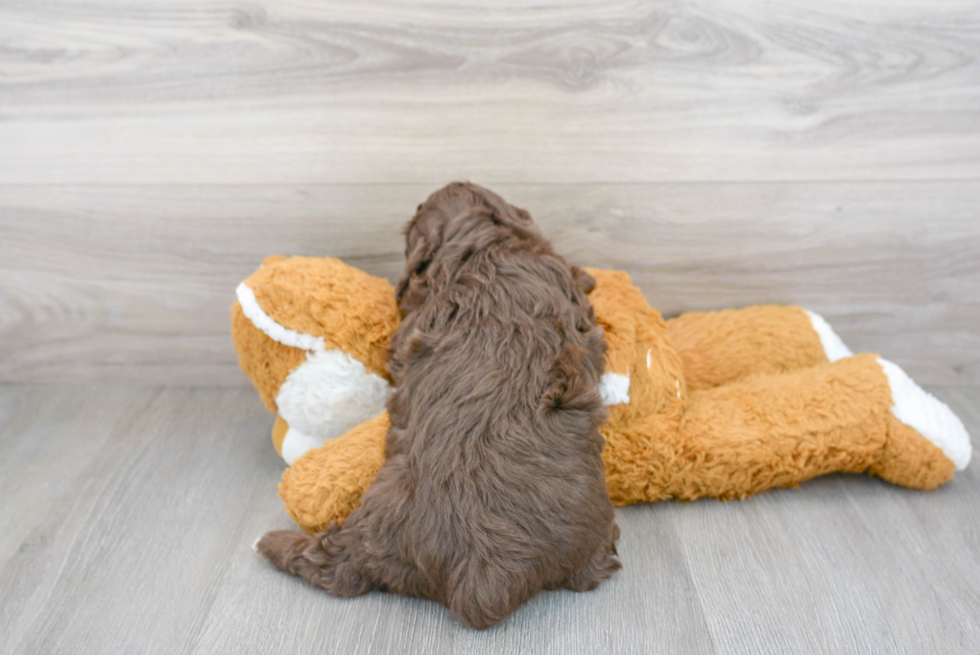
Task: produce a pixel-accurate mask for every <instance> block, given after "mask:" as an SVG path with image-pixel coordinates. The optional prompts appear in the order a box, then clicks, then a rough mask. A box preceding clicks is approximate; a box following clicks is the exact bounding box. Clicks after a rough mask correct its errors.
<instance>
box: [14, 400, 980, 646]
mask: <svg viewBox="0 0 980 655" xmlns="http://www.w3.org/2000/svg"><path fill="white" fill-rule="evenodd" d="M932 391H933V392H934V393H935V394H936V395H938V396H939V397H940V398H942V399H943V400H945V401H946V402H948V403H950V404H951V406H952V407H953V408H954V409H955V410H956V411H957V412H958V413H959V414H960V416H961V417H962V418H963V419H964V421H965V422H966V424H967V427H968V429H970V430H971V432H972V433H973V434H977V433H978V431H980V389H977V388H975V387H958V388H934V389H932ZM271 419H272V417H271V416H270V415H269V414H267V413H266V412H265V410H264V409H263V408H262V407H261V405H260V403H259V402H258V400H257V399H256V397H255V395H254V392H252V391H251V390H249V389H245V388H180V387H169V388H168V387H139V386H132V385H129V386H93V387H71V386H63V387H30V388H29V387H9V386H8V387H0V495H2V498H3V502H2V505H0V635H2V637H0V653H4V654H7V653H17V654H21V653H23V654H36V653H45V654H52V655H53V654H61V653H161V654H167V655H173V654H179V653H216V652H226V653H262V654H271V653H290V654H297V653H338V654H340V653H343V654H348V653H388V652H399V653H450V652H466V653H527V652H540V653H580V652H581V653H597V652H610V653H644V654H645V653H726V654H727V653H745V654H753V655H755V654H759V653H774V654H776V653H779V654H782V653H888V654H894V653H915V654H921V653H943V654H958V653H964V654H966V653H976V652H977V651H978V647H980V612H978V611H977V608H980V529H978V526H980V475H978V473H977V470H978V469H977V467H976V465H974V466H973V467H972V468H970V469H968V470H967V471H965V472H963V473H960V474H958V475H957V477H956V479H955V480H954V481H953V482H952V483H950V484H949V485H947V486H945V487H943V488H941V489H939V490H937V491H935V492H929V493H921V492H913V491H908V490H905V489H901V488H897V487H893V486H890V485H888V484H886V483H884V482H881V481H879V480H874V479H870V478H866V477H864V476H844V475H835V476H829V477H825V478H821V479H818V480H814V481H811V482H809V483H806V484H804V485H802V487H801V488H800V489H796V490H778V491H774V492H770V493H766V494H762V495H759V496H757V497H755V498H752V499H750V500H747V501H744V502H730V503H720V502H716V501H698V502H694V503H689V504H678V503H659V504H654V505H644V506H635V507H628V508H620V509H619V510H618V520H619V523H620V526H621V527H622V533H623V535H622V539H621V541H620V553H621V555H622V560H623V564H624V569H623V570H622V571H621V572H619V573H618V574H617V575H616V576H615V577H614V578H613V579H611V580H610V581H609V582H607V583H605V584H603V585H602V586H601V587H600V588H599V589H597V590H596V591H593V592H589V593H584V594H575V593H571V592H551V593H544V594H541V595H540V596H538V597H537V598H535V599H533V600H532V601H531V602H529V603H528V604H527V605H526V606H524V607H523V608H521V609H520V610H519V611H518V612H517V614H515V615H514V616H513V617H512V618H511V619H510V620H508V621H507V622H505V623H504V624H502V625H500V626H498V627H497V628H495V629H492V630H489V631H486V632H476V631H472V630H468V629H466V628H464V627H462V626H461V625H460V624H459V623H458V622H457V621H456V620H455V619H453V618H452V617H451V616H450V615H449V614H448V612H446V611H445V610H444V609H443V608H442V607H441V606H439V605H437V604H435V603H431V602H427V601H422V600H417V599H407V598H400V597H395V596H392V595H388V594H382V593H371V594H368V595H367V596H364V597H361V598H357V599H350V600H344V599H337V598H332V597H330V596H328V595H327V594H325V593H322V592H319V591H318V590H315V589H312V588H308V587H306V586H303V585H302V584H301V583H299V582H298V581H297V580H295V579H293V578H290V577H288V576H285V575H282V574H279V573H278V572H276V571H274V570H272V569H271V568H270V567H269V566H268V565H266V564H265V563H264V562H263V561H262V560H260V559H259V558H258V557H257V556H256V555H255V554H254V552H253V551H252V549H251V544H252V543H253V541H254V540H255V539H256V538H257V537H258V536H260V535H261V534H262V533H263V532H264V531H265V530H268V529H273V528H286V527H290V521H289V519H288V518H287V517H286V516H285V515H284V514H283V512H282V508H281V505H280V501H279V499H278V497H277V496H276V483H277V481H278V478H279V475H280V472H281V464H280V462H279V461H278V459H277V458H276V456H275V454H274V453H273V451H272V447H271V445H270V444H269V443H268V430H269V427H270V423H271Z"/></svg>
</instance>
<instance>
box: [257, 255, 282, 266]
mask: <svg viewBox="0 0 980 655" xmlns="http://www.w3.org/2000/svg"><path fill="white" fill-rule="evenodd" d="M285 259H286V257H285V256H284V255H269V256H268V257H266V258H265V259H263V260H262V266H263V267H264V266H272V265H273V264H276V263H278V262H281V261H285Z"/></svg>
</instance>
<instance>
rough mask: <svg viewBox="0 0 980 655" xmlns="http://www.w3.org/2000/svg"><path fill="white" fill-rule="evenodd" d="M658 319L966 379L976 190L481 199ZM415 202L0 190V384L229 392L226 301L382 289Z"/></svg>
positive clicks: (976, 356) (614, 189) (409, 198)
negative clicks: (618, 285)
mask: <svg viewBox="0 0 980 655" xmlns="http://www.w3.org/2000/svg"><path fill="white" fill-rule="evenodd" d="M495 188H496V189H497V190H498V191H499V192H500V193H502V194H503V195H504V196H505V197H507V198H509V199H511V200H512V201H513V202H515V203H517V204H519V205H522V206H524V207H526V208H528V209H529V210H530V211H531V213H532V214H533V215H534V216H535V218H536V220H537V221H538V222H539V223H540V224H541V226H542V229H543V230H544V232H545V234H547V235H548V236H549V237H550V238H551V239H552V240H553V241H554V243H555V246H556V248H557V249H558V250H559V252H561V253H562V254H564V255H566V256H567V257H568V258H569V260H571V261H572V262H574V263H579V264H587V265H593V266H600V267H608V268H618V269H623V270H626V271H628V272H629V273H631V274H632V276H633V279H634V282H636V283H637V284H638V285H639V287H640V288H641V289H642V290H643V292H644V293H645V294H646V295H647V298H648V299H649V301H650V302H651V304H653V305H654V306H655V307H658V308H659V309H660V310H661V311H662V312H664V313H665V314H667V315H673V314H676V313H680V312H683V311H688V310H705V309H719V308H725V307H735V306H743V305H748V304H754V303H766V302H775V303H795V304H801V305H804V306H807V307H809V308H810V309H812V310H814V311H817V312H820V313H822V314H823V315H824V316H825V317H826V318H827V319H828V320H829V321H830V322H831V323H832V324H833V325H834V327H835V328H836V329H837V330H838V332H839V333H840V334H841V335H842V337H843V338H844V339H845V341H846V342H847V343H848V344H849V345H850V346H851V347H852V348H854V349H855V350H858V351H864V350H870V351H876V352H880V353H882V354H883V355H884V356H885V357H888V358H889V359H892V360H893V361H895V362H897V363H898V364H900V365H901V366H903V367H905V368H906V369H907V370H908V371H909V373H910V374H911V375H913V376H914V377H916V379H918V380H919V381H921V382H924V383H954V382H955V383H978V382H980V331H978V330H977V325H980V184H974V183H972V182H961V181H946V182H916V183H909V182H901V183H891V182H885V183H880V182H875V183H868V182H866V183H847V184H844V183H833V184H824V183H778V184H777V183H759V184H745V183H732V184H720V183H704V184H693V183H692V184H673V183H671V184H637V185H627V184H594V185H507V184H504V185H496V186H495ZM432 190H434V188H433V187H432V186H429V185H370V184H368V185H319V186H303V187H280V186H258V187H225V186H214V187H188V186H175V187H156V186H150V187H128V186H122V187H101V186H95V187H92V186H83V187H52V188H48V189H46V190H45V191H44V193H40V192H39V191H38V189H37V188H36V187H30V186H20V187H0V234H2V235H3V236H2V238H0V382H16V383H24V382H30V383H48V382H66V381H67V382H71V381H78V382H83V381H113V380H136V381H143V382H156V383H173V384H246V383H247V382H246V380H245V378H244V376H243V375H242V374H241V372H240V371H239V370H238V366H237V362H236V359H235V354H234V352H233V350H232V348H231V343H230V338H229V336H228V329H229V328H228V326H229V318H228V315H229V307H230V306H231V304H232V303H233V302H234V293H233V292H234V288H235V286H236V285H237V284H238V282H240V281H241V280H242V279H243V278H245V277H246V276H247V275H248V274H249V273H251V272H252V271H253V270H254V269H255V268H257V267H258V265H259V264H260V263H261V261H262V258H263V257H265V256H266V255H269V254H273V253H281V254H305V255H331V256H335V257H340V258H342V259H344V260H345V261H347V262H349V263H350V264H352V265H354V266H358V267H359V268H362V269H364V270H366V271H368V272H370V273H372V274H375V275H380V276H383V277H387V278H388V279H391V280H395V279H396V278H397V276H398V275H399V274H400V271H401V269H402V266H403V262H404V257H403V255H402V250H403V248H404V246H403V241H402V238H401V236H400V228H401V226H402V225H403V224H404V223H405V221H407V220H408V218H410V216H411V213H412V212H413V211H414V208H415V206H416V205H417V204H418V203H419V202H420V201H421V200H423V199H424V198H425V197H426V196H427V195H428V194H429V193H430V192H431V191H432Z"/></svg>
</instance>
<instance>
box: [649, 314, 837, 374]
mask: <svg viewBox="0 0 980 655" xmlns="http://www.w3.org/2000/svg"><path fill="white" fill-rule="evenodd" d="M667 328H668V330H669V333H670V338H671V341H672V342H673V344H674V347H675V348H676V349H677V351H678V353H679V354H680V356H681V360H682V361H683V363H684V375H685V378H686V381H687V385H688V388H689V389H692V390H694V389H707V388H710V387H716V386H719V385H722V384H726V383H728V382H733V381H735V380H740V379H743V378H745V377H747V376H749V375H754V374H759V373H785V372H788V371H795V370H799V369H803V368H807V367H810V366H815V365H817V364H821V363H824V362H827V361H836V360H838V359H841V358H843V357H849V356H850V355H851V354H852V353H851V351H850V350H849V349H848V348H847V346H845V345H844V342H843V341H841V339H840V337H838V336H837V334H836V333H835V332H834V331H833V329H831V327H830V325H828V324H827V322H826V321H825V320H824V319H823V318H822V317H820V316H819V315H817V314H814V313H813V312H809V311H807V310H805V309H802V308H800V307H793V306H782V305H757V306H753V307H746V308H744V309H726V310H723V311H717V312H688V313H686V314H681V315H680V316H678V317H676V318H673V319H670V320H669V321H667Z"/></svg>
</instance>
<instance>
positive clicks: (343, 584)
mask: <svg viewBox="0 0 980 655" xmlns="http://www.w3.org/2000/svg"><path fill="white" fill-rule="evenodd" d="M355 543H356V540H353V541H352V540H351V539H350V538H349V535H344V534H341V529H340V528H338V527H336V526H332V527H331V528H328V529H327V531H326V532H323V533H321V534H319V535H317V536H315V537H311V536H310V535H307V534H302V533H300V532H292V531H290V530H275V531H273V532H267V533H266V534H265V536H263V537H262V538H261V539H259V541H258V543H257V544H256V545H255V550H256V551H257V552H258V553H259V555H261V556H262V557H264V558H265V559H267V560H269V562H270V563H271V564H272V565H273V566H275V567H276V568H277V569H279V570H280V571H285V572H286V573H291V574H293V575H295V576H298V577H299V578H300V579H302V580H304V581H305V582H307V583H309V584H311V585H313V586H316V587H320V588H321V589H325V590H326V591H327V592H329V593H331V594H333V595H335V596H359V595H361V594H364V593H367V592H368V591H369V590H370V589H371V586H370V585H369V584H368V583H367V582H366V581H365V580H364V578H363V577H361V575H360V573H359V572H358V571H357V567H356V563H355V556H356V553H354V552H353V546H354V544H355Z"/></svg>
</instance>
